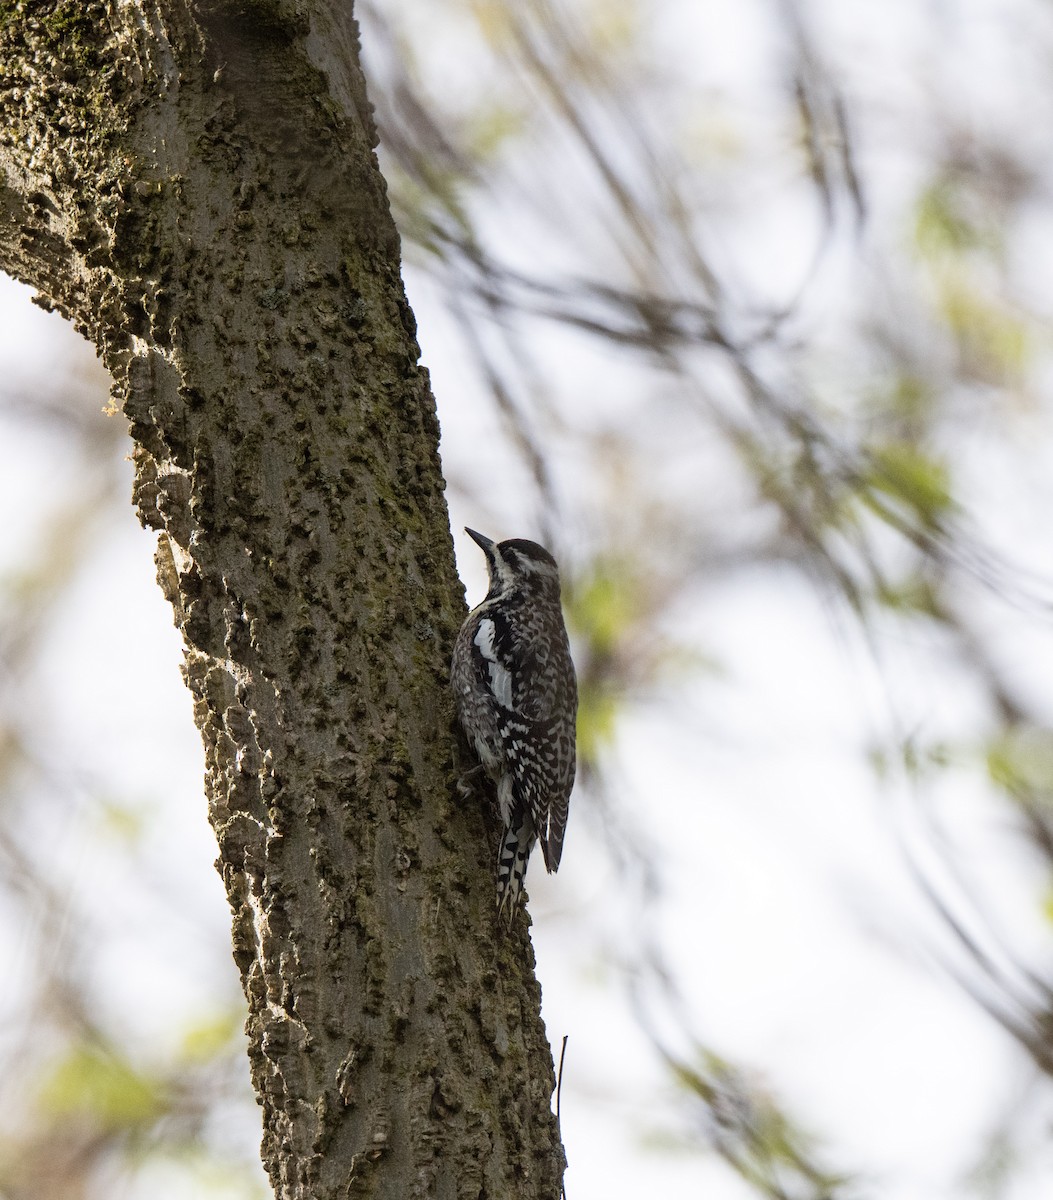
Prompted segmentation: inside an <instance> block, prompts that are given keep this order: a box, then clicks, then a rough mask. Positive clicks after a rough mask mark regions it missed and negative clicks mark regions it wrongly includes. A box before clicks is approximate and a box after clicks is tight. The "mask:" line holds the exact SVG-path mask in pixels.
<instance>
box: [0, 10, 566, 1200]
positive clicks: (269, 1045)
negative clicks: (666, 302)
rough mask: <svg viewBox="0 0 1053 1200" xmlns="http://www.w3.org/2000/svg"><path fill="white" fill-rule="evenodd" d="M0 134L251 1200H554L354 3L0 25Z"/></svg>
mask: <svg viewBox="0 0 1053 1200" xmlns="http://www.w3.org/2000/svg"><path fill="white" fill-rule="evenodd" d="M0 109H2V126H0V266H2V267H3V269H5V270H7V271H8V272H10V273H11V274H13V275H15V276H17V277H18V278H20V279H22V280H24V281H25V282H27V283H29V284H31V285H32V286H34V287H35V288H36V289H38V291H39V295H40V297H41V299H42V302H44V303H45V304H47V305H51V306H53V307H54V308H56V309H58V310H59V311H60V312H62V313H64V314H65V315H67V316H68V317H69V318H70V319H71V320H73V321H74V322H75V324H76V326H77V328H78V329H80V330H81V331H82V332H83V333H84V334H85V335H86V336H87V337H88V338H90V339H91V340H92V341H93V342H94V343H95V344H96V346H97V347H98V350H99V353H100V355H101V356H102V358H103V360H104V362H105V364H106V366H107V367H108V369H109V371H110V373H111V375H112V378H113V388H114V397H115V400H116V401H117V402H118V403H119V404H120V405H121V406H122V407H123V410H124V412H125V413H126V414H127V416H128V419H129V422H130V427H131V433H132V437H133V440H134V445H135V461H136V468H137V472H136V485H135V501H136V503H137V506H138V511H139V514H140V517H141V519H142V520H143V522H144V523H145V524H147V525H149V526H151V527H153V528H154V529H157V530H158V531H159V532H160V537H159V551H158V565H159V579H160V581H161V584H162V586H163V588H164V589H165V592H166V594H167V596H168V597H169V599H170V600H171V601H172V604H173V606H174V609H175V613H176V620H177V623H178V625H179V627H180V629H181V630H182V632H183V634H184V637H185V641H186V678H187V682H188V683H189V685H190V687H191V688H192V690H193V694H194V697H195V710H196V716H197V721H198V723H199V725H200V727H201V730H202V734H203V737H204V742H205V747H206V755H207V780H206V783H207V792H208V800H209V814H210V818H211V821H212V824H213V826H214V828H215V831H216V836H217V838H218V842H219V860H218V866H219V869H220V871H221V872H222V876H223V880H224V882H225V884H226V888H227V893H228V896H229V898H230V903H231V906H232V909H233V914H234V922H233V928H234V956H235V959H236V960H237V963H238V966H239V968H240V970H241V974H242V979H243V982H244V987H245V994H246V996H247V997H248V1002H249V1019H248V1026H247V1028H248V1035H249V1046H250V1056H251V1063H252V1075H253V1080H254V1083H255V1087H256V1090H257V1094H258V1096H259V1099H260V1102H261V1104H262V1106H263V1115H264V1137H263V1159H264V1163H265V1165H266V1167H267V1170H268V1171H269V1173H270V1177H271V1179H272V1181H273V1184H274V1186H275V1190H276V1192H277V1193H278V1194H279V1195H280V1196H282V1197H297V1198H299V1197H312V1198H321V1197H335V1196H341V1197H343V1196H375V1197H392V1198H395V1197H397V1198H398V1200H405V1197H408V1196H428V1197H455V1196H456V1197H471V1200H480V1198H482V1197H486V1198H488V1200H498V1198H504V1197H513V1196H514V1197H516V1198H518V1200H522V1198H530V1197H545V1198H546V1200H555V1197H556V1196H557V1195H558V1193H559V1181H560V1177H561V1173H562V1166H563V1153H562V1148H561V1146H560V1143H559V1137H558V1132H557V1130H556V1128H555V1123H554V1119H553V1117H552V1114H551V1110H550V1097H551V1093H552V1087H553V1077H552V1063H551V1056H550V1052H549V1048H548V1045H547V1042H546V1040H545V1035H544V1029H543V1027H542V1024H541V1021H540V1017H539V1000H540V992H539V989H538V986H537V984H536V981H535V980H534V977H533V961H532V956H531V954H530V950H529V941H528V939H527V937H526V923H525V921H520V922H518V924H517V927H516V930H515V931H514V934H513V935H512V936H511V937H507V938H506V937H504V936H502V934H501V930H500V929H499V927H498V925H497V921H496V916H495V913H494V895H493V888H494V867H493V859H494V853H493V851H494V846H495V830H494V829H493V828H492V827H488V825H487V818H486V817H485V815H484V814H483V813H482V812H481V810H480V809H479V808H478V807H476V806H471V805H468V806H466V805H464V804H462V803H460V802H459V801H457V799H456V794H455V792H454V791H453V789H452V779H453V773H454V770H455V769H456V767H457V766H458V764H457V762H456V755H457V750H456V743H455V739H454V736H453V733H452V714H451V705H450V703H449V698H448V695H447V688H448V683H447V679H448V672H447V664H448V661H449V651H450V647H451V644H452V638H453V634H454V632H455V629H456V626H457V624H458V623H459V621H460V619H461V617H462V615H463V597H462V593H461V590H460V587H459V585H458V583H457V579H456V575H455V571H454V566H453V554H452V544H451V539H450V533H449V525H448V518H447V513H446V507H445V503H444V499H443V481H442V476H441V472H440V467H439V461H438V455H437V440H438V426H437V422H436V418H435V411H434V405H433V401H432V397H431V394H430V391H429V387H428V381H427V376H426V373H425V372H424V371H423V370H422V369H421V368H420V367H419V366H418V365H417V358H418V353H419V352H418V347H417V344H416V342H415V339H414V323H413V317H412V315H411V313H410V310H409V308H408V307H407V304H406V301H405V297H404V294H403V289H402V283H401V279H400V275H399V244H398V238H397V235H396V233H395V230H394V227H393V224H392V221H391V218H390V215H389V212H388V207H387V202H386V196H385V190H384V184H383V181H382V179H381V177H380V174H379V171H378V167H377V162H376V158H375V156H374V154H373V147H374V145H375V143H376V135H375V132H374V127H373V121H372V115H371V110H370V108H369V106H368V103H367V101H366V97H365V86H364V81H363V78H362V75H361V72H360V68H359V58H358V32H357V27H356V25H355V22H354V20H353V18H352V15H351V5H350V3H347V2H346V0H240V2H239V0H197V2H195V0H186V2H184V0H103V2H101V3H100V2H95V0H0ZM158 770H160V771H163V770H164V764H163V763H158Z"/></svg>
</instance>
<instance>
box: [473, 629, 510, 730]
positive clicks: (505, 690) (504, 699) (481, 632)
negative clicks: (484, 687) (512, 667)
mask: <svg viewBox="0 0 1053 1200" xmlns="http://www.w3.org/2000/svg"><path fill="white" fill-rule="evenodd" d="M495 633H496V630H495V628H494V623H493V621H491V620H490V618H489V617H484V618H483V619H482V620H481V621H480V622H479V629H478V630H477V631H476V634H475V637H474V638H473V639H472V640H473V641H474V642H475V644H476V646H478V647H479V653H480V654H481V655H482V656H483V658H484V659H485V660H486V665H487V667H488V668H489V671H490V691H491V692H492V693H493V696H494V699H495V700H496V701H497V703H498V704H500V705H502V706H503V707H504V708H511V707H512V675H511V672H510V671H509V670H508V668H507V667H506V666H504V664H503V663H499V662H498V661H497V653H496V651H495V650H494V635H495Z"/></svg>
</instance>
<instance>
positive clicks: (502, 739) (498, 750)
mask: <svg viewBox="0 0 1053 1200" xmlns="http://www.w3.org/2000/svg"><path fill="white" fill-rule="evenodd" d="M465 532H466V533H467V534H468V535H469V536H470V537H471V538H472V539H473V540H474V541H475V542H477V543H478V544H479V546H480V547H481V548H482V551H483V553H484V554H485V555H486V565H487V568H488V570H489V573H490V590H489V591H488V592H487V594H486V599H485V600H484V601H483V602H482V604H480V605H478V607H476V608H473V609H472V611H471V612H470V613H469V614H468V618H467V620H466V621H465V622H464V625H462V626H461V632H460V633H459V634H458V636H457V643H456V645H455V647H454V651H453V664H452V669H451V672H450V678H451V682H452V684H453V691H454V695H455V697H456V700H457V715H458V716H459V717H460V721H461V725H462V726H463V727H464V731H465V733H466V734H467V735H468V741H469V742H470V743H471V744H472V746H473V748H474V749H475V752H476V753H477V754H478V756H479V761H480V763H481V765H482V768H483V770H485V772H486V774H487V775H488V776H489V777H490V779H491V780H493V782H494V783H495V784H496V786H497V803H498V808H499V809H500V813H501V820H502V822H503V823H504V832H503V835H502V838H501V849H500V853H499V856H498V861H497V901H498V907H499V909H500V910H501V911H503V912H505V913H507V915H508V919H509V920H511V918H512V916H513V915H514V914H515V911H516V908H517V904H518V900H519V895H520V892H521V891H522V888H523V877H524V876H525V875H526V868H527V859H528V858H529V857H530V851H531V850H532V849H533V848H534V843H535V842H536V841H537V840H538V839H539V838H540V840H541V851H542V853H543V854H544V856H545V867H546V868H547V869H548V870H549V871H555V870H556V868H557V867H558V866H559V860H560V855H561V854H562V853H563V834H564V831H565V830H566V827H567V810H568V806H569V803H570V791H571V788H572V787H573V786H574V768H575V745H576V742H575V719H576V716H577V711H578V688H577V683H576V681H575V678H574V664H573V663H572V662H571V659H570V646H569V645H568V643H567V630H566V627H565V626H564V624H563V610H562V609H561V607H560V602H559V569H558V567H557V566H556V560H555V559H554V558H553V557H552V555H551V554H549V552H548V551H547V550H546V549H545V548H544V547H543V546H539V545H538V544H537V542H528V541H526V540H524V539H522V538H514V539H513V540H511V541H508V542H492V541H491V540H490V539H489V538H488V537H484V536H483V535H482V534H481V533H476V532H475V530H474V529H467V530H466V531H465Z"/></svg>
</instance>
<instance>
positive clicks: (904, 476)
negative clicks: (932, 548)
mask: <svg viewBox="0 0 1053 1200" xmlns="http://www.w3.org/2000/svg"><path fill="white" fill-rule="evenodd" d="M865 483H866V486H867V488H868V489H870V490H872V491H874V492H878V493H881V494H882V495H884V496H887V497H888V498H889V499H891V500H894V501H897V502H898V503H900V504H902V505H904V506H906V507H907V508H909V509H910V510H911V511H912V512H913V513H914V514H915V515H916V516H917V517H918V519H919V520H920V521H921V522H922V523H923V524H924V525H927V526H929V527H935V526H937V525H939V523H940V520H941V518H943V517H944V516H945V515H946V514H947V513H948V511H949V510H950V509H952V508H953V507H954V498H953V496H952V495H951V489H950V472H949V471H948V470H947V468H946V466H944V464H943V463H940V462H937V461H936V460H935V459H932V458H928V457H927V456H926V455H925V454H923V453H922V452H921V450H919V449H918V447H917V446H915V445H913V444H912V443H910V442H889V443H888V444H887V445H884V446H879V447H877V448H876V449H873V450H871V452H870V469H869V471H868V473H867V475H866V477H865ZM872 507H875V508H876V510H877V511H878V512H879V514H880V512H881V506H880V505H872Z"/></svg>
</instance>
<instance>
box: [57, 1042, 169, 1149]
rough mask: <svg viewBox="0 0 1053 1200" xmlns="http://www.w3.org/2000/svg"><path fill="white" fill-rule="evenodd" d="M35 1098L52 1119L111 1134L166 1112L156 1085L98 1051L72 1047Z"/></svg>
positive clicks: (140, 1125) (94, 1047)
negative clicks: (82, 1121) (83, 1122)
mask: <svg viewBox="0 0 1053 1200" xmlns="http://www.w3.org/2000/svg"><path fill="white" fill-rule="evenodd" d="M38 1097H39V1101H40V1103H41V1105H42V1107H43V1108H44V1109H45V1110H47V1111H48V1112H50V1113H51V1114H53V1115H55V1116H65V1117H73V1116H77V1117H86V1118H89V1119H92V1120H93V1121H94V1122H95V1123H97V1124H98V1125H100V1126H102V1127H103V1128H106V1129H111V1130H117V1129H128V1128H143V1127H146V1126H149V1125H152V1124H153V1123H154V1122H155V1121H156V1120H157V1119H158V1118H159V1117H160V1116H161V1115H162V1114H163V1113H164V1112H165V1110H166V1108H167V1104H166V1102H165V1098H164V1095H163V1088H162V1085H161V1084H160V1082H159V1081H158V1080H155V1079H151V1078H149V1077H148V1076H147V1075H145V1074H143V1073H142V1072H140V1071H137V1070H136V1069H135V1068H134V1067H133V1066H132V1065H131V1064H130V1063H129V1062H128V1061H127V1060H126V1059H124V1058H122V1057H120V1056H119V1055H117V1054H115V1053H113V1052H112V1051H110V1050H108V1049H106V1048H105V1047H102V1046H98V1045H78V1046H73V1047H72V1048H71V1049H70V1050H69V1051H68V1052H67V1054H66V1055H65V1057H63V1058H61V1059H59V1060H58V1062H57V1063H55V1065H54V1066H53V1067H52V1069H51V1071H50V1073H49V1074H47V1075H46V1076H45V1078H44V1080H43V1082H42V1083H41V1086H40V1091H39V1093H38Z"/></svg>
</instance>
